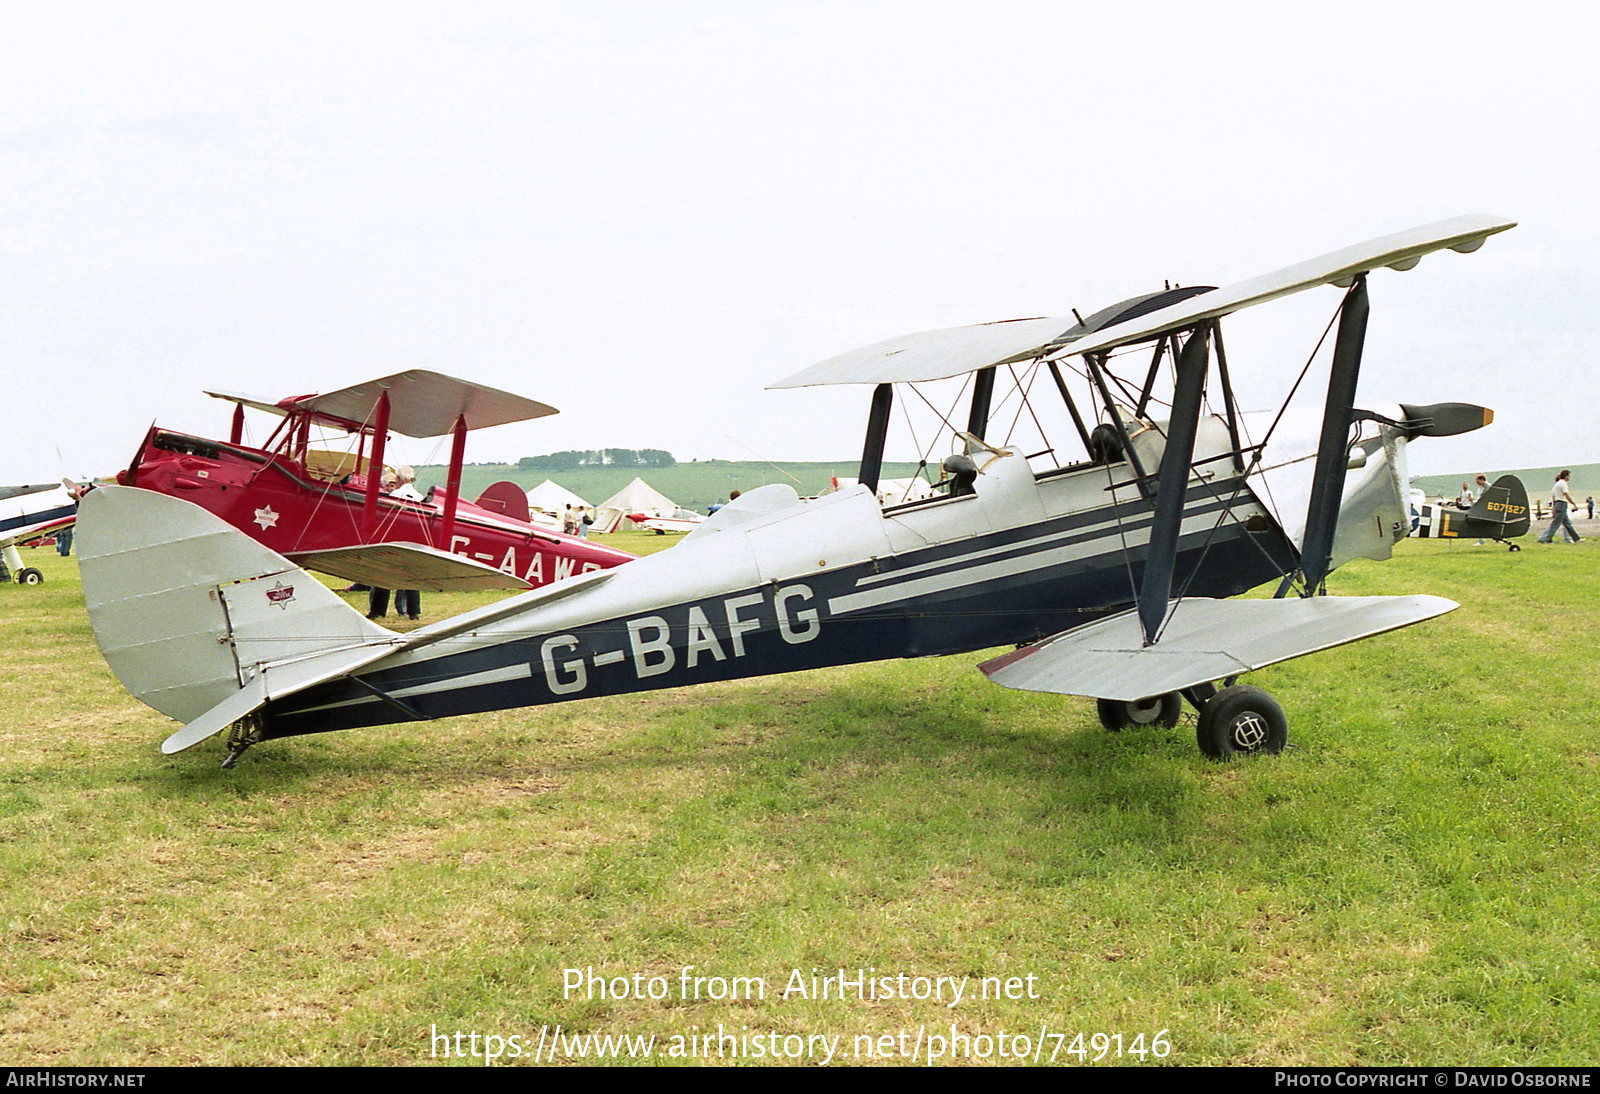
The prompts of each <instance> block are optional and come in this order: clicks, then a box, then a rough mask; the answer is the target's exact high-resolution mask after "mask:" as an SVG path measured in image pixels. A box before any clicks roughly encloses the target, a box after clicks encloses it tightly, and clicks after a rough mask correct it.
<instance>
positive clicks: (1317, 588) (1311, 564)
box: [1278, 274, 1371, 596]
mask: <svg viewBox="0 0 1600 1094" xmlns="http://www.w3.org/2000/svg"><path fill="white" fill-rule="evenodd" d="M1370 310H1371V309H1370V307H1369V305H1368V302H1367V275H1366V274H1359V275H1357V277H1356V279H1355V283H1354V284H1353V285H1351V286H1350V291H1349V292H1347V293H1346V294H1345V298H1344V303H1343V304H1342V305H1341V306H1340V309H1339V333H1338V335H1337V336H1336V337H1335V339H1334V343H1333V367H1332V369H1331V370H1330V372H1329V375H1328V401H1327V403H1326V404H1325V405H1324V407H1323V411H1322V436H1321V439H1320V440H1319V441H1318V443H1317V464H1316V469H1315V470H1314V471H1313V472H1312V474H1311V502H1310V504H1309V505H1308V506H1307V507H1306V534H1305V538H1304V540H1302V547H1301V551H1300V572H1301V574H1302V575H1303V576H1304V578H1305V589H1304V592H1303V594H1302V595H1304V596H1315V595H1318V594H1323V593H1326V592H1327V587H1326V585H1325V582H1326V581H1327V578H1328V570H1329V569H1331V567H1330V566H1329V563H1330V562H1332V561H1333V533H1334V529H1335V528H1336V527H1337V525H1338V523H1339V502H1340V500H1341V499H1342V497H1343V495H1344V478H1345V475H1344V473H1345V464H1346V463H1347V462H1348V460H1349V458H1350V454H1349V449H1350V423H1351V415H1352V413H1353V412H1354V408H1355V399H1356V380H1357V378H1358V377H1359V375H1360V373H1361V349H1362V346H1363V344H1364V343H1365V341H1366V336H1367V313H1368V312H1369V311H1370ZM1285 591H1287V585H1285V586H1284V587H1283V588H1282V589H1280V590H1279V593H1278V595H1279V596H1282V595H1283V593H1284V592H1285Z"/></svg>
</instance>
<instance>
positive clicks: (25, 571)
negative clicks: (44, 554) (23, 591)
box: [17, 566, 44, 585]
mask: <svg viewBox="0 0 1600 1094" xmlns="http://www.w3.org/2000/svg"><path fill="white" fill-rule="evenodd" d="M17 584H18V585H43V584H44V575H43V574H41V573H40V572H39V571H38V570H35V569H34V568H33V567H32V566H25V567H23V568H22V569H20V570H18V571H17Z"/></svg>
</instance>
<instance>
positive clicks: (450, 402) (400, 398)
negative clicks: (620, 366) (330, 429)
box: [296, 368, 558, 437]
mask: <svg viewBox="0 0 1600 1094" xmlns="http://www.w3.org/2000/svg"><path fill="white" fill-rule="evenodd" d="M384 393H388V396H389V428H390V429H392V430H393V431H394V432H396V433H403V434H405V435H406V436H407V437H442V436H444V435H445V434H446V433H449V432H450V431H451V430H452V429H454V428H455V424H456V419H457V418H461V419H464V420H465V422H466V424H467V428H468V429H486V428H488V427H489V426H494V425H506V424H508V423H510V422H525V421H527V420H528V419H530V418H543V417H546V416H548V415H551V414H555V413H558V411H557V410H556V408H555V407H553V406H547V405H546V404H544V403H541V402H538V401H537V400H534V399H527V398H524V397H523V396H521V395H513V394H511V392H509V391H501V390H500V389H499V388H493V387H487V386H485V385H484V384H475V383H473V382H472V381H470V380H458V379H456V378H455V377H454V376H446V375H444V374H443V373H441V372H430V371H428V370H427V369H420V368H418V369H410V370H409V371H406V372H397V373H395V374H394V375H393V376H384V377H380V378H379V379H376V380H368V381H367V382H366V383H364V384H355V385H352V386H351V387H346V388H340V389H339V390H338V391H330V392H328V393H327V394H325V395H311V396H307V397H306V398H304V399H300V400H297V403H296V405H298V406H303V407H305V408H306V409H308V410H312V411H315V412H317V413H319V414H328V415H332V416H333V417H335V418H344V419H345V420H347V421H352V422H369V421H372V420H373V418H374V417H375V415H376V408H377V403H378V397H379V396H380V395H382V394H384Z"/></svg>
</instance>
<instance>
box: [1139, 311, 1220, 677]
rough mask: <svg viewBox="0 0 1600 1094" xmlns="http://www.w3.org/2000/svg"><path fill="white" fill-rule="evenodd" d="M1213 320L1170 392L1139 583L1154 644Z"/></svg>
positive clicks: (1188, 346)
mask: <svg viewBox="0 0 1600 1094" xmlns="http://www.w3.org/2000/svg"><path fill="white" fill-rule="evenodd" d="M1213 325H1214V324H1213V323H1212V322H1205V323H1201V324H1200V325H1199V326H1198V327H1196V328H1195V331H1194V333H1193V334H1191V335H1190V336H1189V340H1188V342H1186V343H1184V347H1183V352H1182V353H1180V354H1179V355H1178V364H1177V371H1178V382H1177V385H1176V386H1175V387H1174V389H1173V392H1172V420H1171V422H1169V423H1168V425H1167V444H1166V448H1165V449H1163V451H1162V453H1161V469H1160V471H1159V472H1157V475H1156V515H1155V518H1154V520H1153V521H1152V522H1151V525H1150V554H1149V556H1148V557H1147V558H1146V559H1145V564H1144V578H1143V580H1142V581H1141V582H1140V585H1139V624H1140V626H1141V627H1143V628H1144V644H1145V645H1146V646H1151V645H1154V644H1155V641H1156V632H1157V631H1158V630H1159V629H1160V628H1161V621H1162V619H1163V618H1165V616H1166V614H1167V599H1168V598H1169V597H1170V596H1171V595H1172V571H1173V568H1174V566H1175V565H1176V563H1177V560H1178V533H1179V531H1180V530H1181V526H1182V524H1183V500H1184V495H1185V494H1186V493H1187V492H1188V486H1189V465H1190V464H1191V462H1193V460H1194V438H1195V433H1196V432H1197V430H1198V426H1199V422H1200V403H1201V397H1202V396H1203V395H1204V394H1205V386H1206V367H1207V365H1208V364H1209V362H1210V356H1211V328H1212V326H1213Z"/></svg>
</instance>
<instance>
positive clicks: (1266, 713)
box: [1195, 684, 1289, 760]
mask: <svg viewBox="0 0 1600 1094" xmlns="http://www.w3.org/2000/svg"><path fill="white" fill-rule="evenodd" d="M1195 740H1196V741H1197V742H1198V743H1199V745H1200V751H1201V752H1204V753H1205V754H1206V755H1207V756H1210V757H1211V758H1212V759H1215V760H1232V759H1235V758H1237V757H1239V756H1250V755H1254V754H1257V753H1275V752H1282V751H1283V746H1284V745H1285V744H1287V743H1288V741H1289V720H1288V719H1287V718H1285V717H1284V715H1283V708H1282V707H1280V706H1279V705H1278V701H1277V700H1276V699H1274V698H1273V697H1272V696H1270V695H1268V694H1267V693H1266V692H1264V691H1262V690H1261V689H1260V688H1253V687H1251V686H1250V685H1249V684H1235V685H1233V686H1232V687H1229V688H1223V689H1222V690H1221V691H1219V692H1217V693H1216V694H1215V695H1213V696H1212V697H1211V698H1210V699H1208V700H1206V705H1205V706H1204V707H1203V708H1201V710H1200V723H1199V725H1197V726H1196V727H1195Z"/></svg>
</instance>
